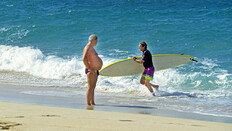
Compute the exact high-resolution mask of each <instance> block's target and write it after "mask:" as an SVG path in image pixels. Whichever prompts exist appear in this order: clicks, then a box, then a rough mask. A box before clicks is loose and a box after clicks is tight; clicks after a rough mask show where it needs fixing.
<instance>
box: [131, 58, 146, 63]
mask: <svg viewBox="0 0 232 131" xmlns="http://www.w3.org/2000/svg"><path fill="white" fill-rule="evenodd" d="M133 60H134V61H135V62H137V63H139V64H142V63H144V60H143V59H141V60H137V57H133Z"/></svg>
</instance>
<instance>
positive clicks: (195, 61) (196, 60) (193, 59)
mask: <svg viewBox="0 0 232 131" xmlns="http://www.w3.org/2000/svg"><path fill="white" fill-rule="evenodd" d="M190 60H191V61H195V62H198V61H197V60H195V59H193V58H190Z"/></svg>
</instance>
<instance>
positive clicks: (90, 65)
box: [83, 34, 102, 105]
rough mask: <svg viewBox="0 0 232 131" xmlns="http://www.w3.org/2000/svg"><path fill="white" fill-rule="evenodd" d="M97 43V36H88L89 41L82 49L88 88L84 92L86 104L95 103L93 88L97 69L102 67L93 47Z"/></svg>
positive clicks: (97, 73)
mask: <svg viewBox="0 0 232 131" xmlns="http://www.w3.org/2000/svg"><path fill="white" fill-rule="evenodd" d="M96 45H97V36H96V35H94V34H93V35H91V36H89V43H88V44H87V45H86V46H85V48H84V51H83V62H84V64H85V67H86V69H85V73H86V75H87V82H88V90H87V93H86V97H87V105H95V102H94V90H95V87H96V83H97V78H98V75H99V72H98V70H100V69H101V68H102V60H101V58H99V57H98V54H97V52H96V51H95V49H94V47H95V46H96Z"/></svg>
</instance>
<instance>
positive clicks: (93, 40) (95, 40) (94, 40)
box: [89, 34, 97, 46]
mask: <svg viewBox="0 0 232 131" xmlns="http://www.w3.org/2000/svg"><path fill="white" fill-rule="evenodd" d="M89 42H90V43H92V44H93V45H94V46H96V45H97V36H96V35H95V34H93V35H91V36H89Z"/></svg>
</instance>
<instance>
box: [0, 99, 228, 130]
mask: <svg viewBox="0 0 232 131" xmlns="http://www.w3.org/2000/svg"><path fill="white" fill-rule="evenodd" d="M0 130H17V131H38V130H39V131H53V130H54V131H58V130H65V131H69V130H73V131H77V130H84V131H86V130H94V131H96V130H120V131H121V130H132V131H135V130H138V131H149V130H150V131H155V130H158V131H163V130H171V131H173V130H178V131H179V130H183V131H186V130H188V131H191V130H194V131H198V130H204V131H205V130H208V131H213V130H217V131H232V124H228V123H217V122H207V121H197V120H190V119H180V118H170V117H160V116H152V115H143V114H127V113H117V112H106V111H94V110H81V109H71V108H60V107H48V106H38V105H28V104H18V103H6V102H0Z"/></svg>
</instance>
